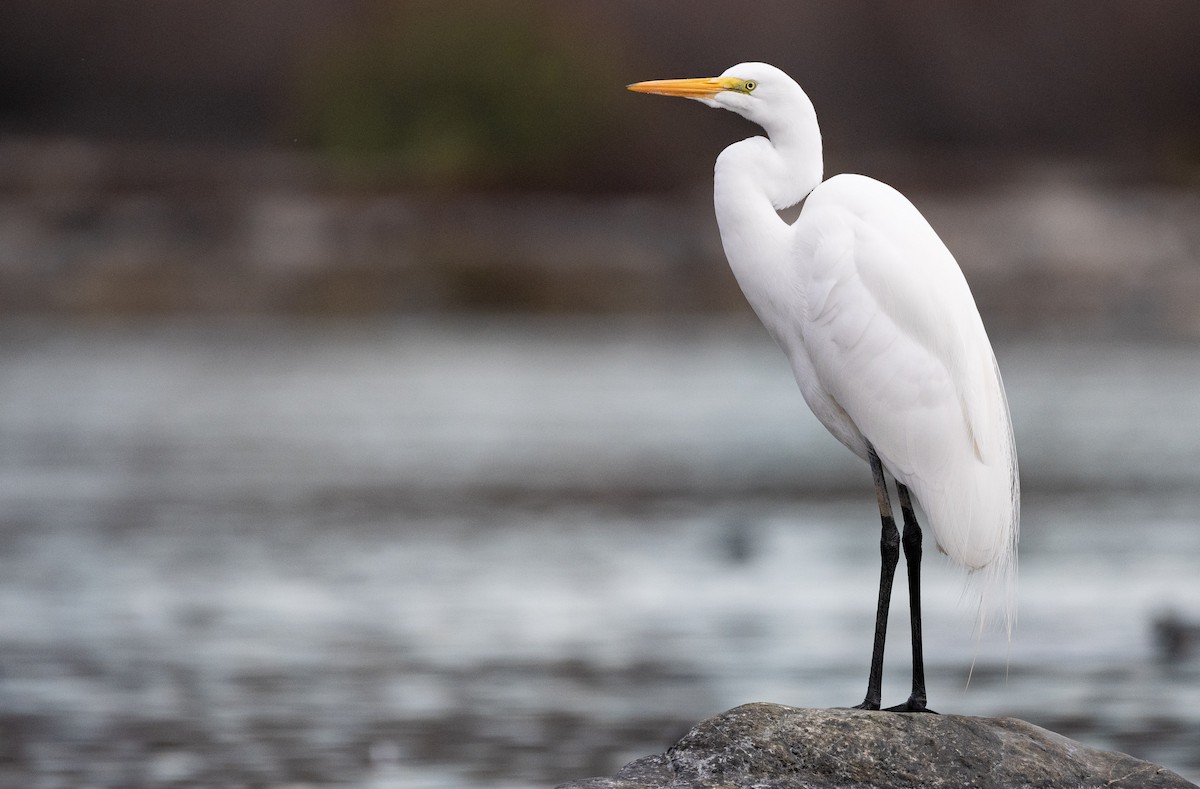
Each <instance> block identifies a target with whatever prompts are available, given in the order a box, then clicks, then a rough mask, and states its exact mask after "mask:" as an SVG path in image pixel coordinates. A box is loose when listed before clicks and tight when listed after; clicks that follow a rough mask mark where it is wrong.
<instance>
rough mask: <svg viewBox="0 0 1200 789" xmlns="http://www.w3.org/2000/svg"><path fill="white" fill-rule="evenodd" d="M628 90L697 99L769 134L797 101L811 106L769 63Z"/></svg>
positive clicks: (667, 80)
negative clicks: (715, 75)
mask: <svg viewBox="0 0 1200 789" xmlns="http://www.w3.org/2000/svg"><path fill="white" fill-rule="evenodd" d="M628 87H629V90H633V91H637V92H638V93H658V94H661V95H663V96H683V97H685V98H689V99H696V100H697V101H701V102H704V103H705V104H707V105H708V106H710V107H718V108H720V109H724V110H731V111H733V112H736V113H737V114H738V115H741V116H742V117H744V118H746V119H748V120H751V121H753V122H754V123H757V124H758V125H759V126H762V127H764V128H766V129H768V130H770V128H771V126H772V125H774V124H773V121H775V120H776V119H778V118H780V117H786V116H787V114H788V113H789V112H791V111H792V109H793V107H795V105H796V103H797V101H799V102H800V103H801V104H809V103H808V97H807V96H805V95H804V91H802V90H801V89H800V86H799V85H797V84H796V82H795V81H794V80H793V79H792V78H791V77H789V76H788V75H787V74H784V73H783V72H782V71H780V70H779V69H777V68H775V67H774V66H772V65H769V64H767V63H739V64H738V65H736V66H733V67H732V68H729V69H726V70H725V72H724V73H723V74H721V75H720V76H718V77H698V78H696V79H656V80H650V81H649V82H637V83H634V84H633V85H629V86H628ZM809 106H810V107H811V104H809Z"/></svg>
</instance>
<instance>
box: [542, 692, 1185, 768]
mask: <svg viewBox="0 0 1200 789" xmlns="http://www.w3.org/2000/svg"><path fill="white" fill-rule="evenodd" d="M642 787H661V788H662V789H685V788H686V789H692V788H693V787H695V788H696V789H700V788H701V787H703V789H725V788H726V787H729V788H730V789H732V788H733V787H756V788H757V789H835V788H836V789H860V788H865V787H895V788H896V789H900V788H902V787H940V788H941V789H954V788H956V787H973V788H974V789H986V788H987V787H1046V788H1047V789H1049V788H1050V787H1054V789H1067V788H1068V787H1114V788H1115V787H1129V788H1130V789H1133V788H1134V787H1137V788H1138V789H1157V788H1158V787H1163V788H1164V789H1166V788H1167V787H1195V784H1192V783H1190V782H1188V781H1185V780H1184V779H1183V778H1181V777H1180V776H1179V775H1177V774H1176V773H1173V772H1171V771H1170V770H1167V769H1166V768H1163V767H1159V766H1158V765H1155V764H1151V763H1150V762H1145V761H1142V760H1140V759H1135V758H1133V757H1132V756H1127V755H1125V754H1123V753H1117V752H1114V751H1103V750H1099V749H1097V748H1091V747H1088V746H1086V745H1083V744H1082V743H1079V742H1076V741H1074V740H1070V739H1068V738H1066V737H1063V736H1061V735H1058V734H1055V733H1054V732H1051V731H1047V730H1046V729H1042V728H1039V727H1037V726H1034V725H1032V724H1030V723H1026V722H1024V721H1021V720H1017V719H1015V718H977V717H970V716H964V715H903V714H895V713H887V712H865V711H862V710H851V709H798V708H795V707H785V706H781V705H778V704H763V703H758V704H746V705H744V706H741V707H736V708H734V709H732V710H729V711H728V712H724V713H722V714H720V715H717V716H715V717H712V718H709V719H707V720H705V721H701V722H700V723H698V724H696V726H694V727H693V728H692V730H691V731H689V732H688V733H687V734H686V735H684V737H683V738H682V739H681V740H679V742H677V743H676V744H675V745H673V746H672V747H671V748H670V749H669V750H668V751H667V752H666V753H665V754H661V755H655V756H647V757H645V758H642V759H638V760H637V761H634V762H632V763H630V764H628V765H626V766H625V767H623V768H622V769H621V770H620V771H619V772H617V774H616V775H614V776H612V777H609V778H591V779H587V780H582V781H574V782H571V783H568V784H563V785H562V786H561V787H559V789H641V788H642Z"/></svg>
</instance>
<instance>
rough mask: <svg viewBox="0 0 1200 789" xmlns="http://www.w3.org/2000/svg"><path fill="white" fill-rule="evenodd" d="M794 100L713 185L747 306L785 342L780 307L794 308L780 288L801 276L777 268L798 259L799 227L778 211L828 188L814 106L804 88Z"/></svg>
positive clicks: (721, 166) (722, 167)
mask: <svg viewBox="0 0 1200 789" xmlns="http://www.w3.org/2000/svg"><path fill="white" fill-rule="evenodd" d="M788 99H789V102H788V103H789V104H790V105H792V106H791V107H790V111H789V112H781V113H778V114H776V115H775V116H774V118H773V119H772V120H771V121H767V124H769V125H764V128H765V130H766V132H767V135H768V136H767V137H761V136H760V137H750V138H749V139H745V140H742V141H741V142H737V143H734V144H733V145H730V146H729V147H728V148H726V149H725V150H724V151H722V152H721V155H720V156H718V157H717V164H716V172H715V176H714V183H713V203H714V205H715V207H716V214H717V224H718V226H719V227H720V231H721V242H722V244H723V245H724V248H725V256H726V257H727V258H728V259H729V265H730V268H731V269H733V274H734V276H735V277H736V278H737V281H738V284H739V285H740V286H741V288H742V292H743V293H745V295H746V299H747V301H749V302H750V305H751V306H752V307H753V308H754V311H755V312H756V313H757V314H758V316H759V318H760V319H761V320H762V321H763V323H764V324H765V325H766V327H767V329H768V331H770V332H771V334H772V335H775V339H776V340H782V339H783V338H782V337H780V336H779V334H778V333H777V326H778V324H777V321H778V320H779V319H780V318H782V317H783V316H782V315H780V311H781V309H782V308H783V307H784V305H783V304H782V303H777V302H779V301H780V299H781V298H783V299H788V300H789V301H790V298H788V297H787V295H786V294H785V293H784V292H781V290H780V287H779V285H780V283H781V282H785V281H787V280H788V279H789V278H790V277H791V276H794V273H792V272H787V271H778V270H775V268H774V267H775V266H779V265H781V264H782V263H783V262H784V261H788V260H791V259H792V256H791V255H789V254H787V246H788V245H789V244H790V243H791V237H792V235H791V230H792V228H791V226H790V225H788V224H787V223H786V222H785V221H784V220H783V219H782V217H780V216H779V213H778V211H780V210H782V209H784V208H788V207H790V206H794V205H796V204H797V203H799V202H800V201H801V200H803V199H804V198H805V197H807V196H808V194H809V193H810V192H812V190H813V189H815V188H816V187H817V185H818V184H820V183H821V177H822V174H823V169H824V168H823V163H822V158H821V130H820V127H819V126H818V125H817V115H816V112H815V111H814V109H813V106H812V102H811V101H809V99H808V96H807V95H805V93H804V92H803V91H802V90H801V89H800V88H799V86H796V88H795V91H794V94H793V95H789V96H788ZM751 120H754V121H755V122H761V119H758V118H751ZM764 253H769V254H764ZM781 344H782V343H781Z"/></svg>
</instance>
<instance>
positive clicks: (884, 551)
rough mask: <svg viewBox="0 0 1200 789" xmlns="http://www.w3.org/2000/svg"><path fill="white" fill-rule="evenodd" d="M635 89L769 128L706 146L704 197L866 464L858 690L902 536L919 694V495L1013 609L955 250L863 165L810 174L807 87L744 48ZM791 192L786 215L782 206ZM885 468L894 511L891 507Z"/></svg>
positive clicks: (999, 483) (875, 667)
mask: <svg viewBox="0 0 1200 789" xmlns="http://www.w3.org/2000/svg"><path fill="white" fill-rule="evenodd" d="M629 89H630V90H634V91H638V92H640V93H658V94H663V95H667V96H684V97H687V98H691V99H696V100H698V101H701V102H703V103H704V104H707V105H708V106H710V107H718V108H721V109H726V110H732V111H733V112H736V113H737V114H739V115H741V116H743V117H745V118H747V119H748V120H750V121H753V122H754V123H756V124H758V125H759V126H761V127H762V128H763V130H765V131H766V136H765V137H763V136H756V137H751V138H749V139H746V140H742V141H741V142H738V143H734V144H733V145H731V146H729V147H728V148H726V149H725V150H724V151H722V152H721V154H720V156H718V157H717V164H716V173H715V183H714V190H713V191H714V203H715V205H716V214H717V224H718V226H719V228H720V231H721V241H722V244H723V246H724V247H725V256H726V257H727V258H728V259H729V265H730V267H731V268H732V269H733V273H734V276H735V277H736V278H737V281H738V284H739V285H740V286H741V288H742V292H743V293H744V294H745V296H746V299H747V301H749V302H750V306H751V307H753V309H754V311H755V313H757V315H758V317H759V319H760V320H761V321H762V323H763V325H764V326H765V327H766V329H767V332H768V333H769V334H770V335H771V336H772V337H773V338H774V339H775V341H776V343H778V345H779V347H780V348H781V349H782V350H783V352H784V353H785V354H786V355H787V358H788V360H789V361H790V362H791V365H792V371H793V372H794V374H795V377H796V382H797V383H798V384H799V386H800V392H801V394H802V395H803V396H804V400H805V402H806V403H808V406H809V408H811V409H812V412H813V413H814V414H815V415H816V417H817V419H819V420H820V421H821V424H823V425H824V426H825V427H826V428H827V429H828V430H829V432H830V433H832V434H833V435H834V437H835V438H837V439H838V441H840V442H841V443H842V444H844V445H845V446H846V447H847V448H849V449H850V451H851V452H853V453H854V454H856V455H858V456H859V457H860V458H862V459H863V460H865V461H867V463H868V464H869V465H870V468H871V473H872V476H873V477H874V481H875V494H876V497H877V498H878V502H879V513H880V517H881V520H882V523H883V528H882V536H881V540H880V547H881V555H882V569H881V572H880V581H879V600H878V607H877V609H876V614H875V641H874V648H873V650H872V653H871V669H870V675H869V678H868V681H867V694H866V697H865V699H864V700H863V702H862V703H861V704H859V705H858V707H860V708H862V709H874V710H877V709H879V708H880V699H881V684H882V677H883V651H884V642H885V634H886V631H887V617H888V607H889V604H890V601H891V596H892V579H893V577H894V575H895V570H896V566H897V564H898V563H899V559H900V549H901V546H903V549H904V557H905V564H906V567H907V571H908V596H909V616H910V624H911V633H912V657H913V661H912V663H913V679H912V693H911V695H910V696H909V698H908V701H906V702H905V703H904V704H901V705H898V706H896V707H890V708H889V709H890V710H892V711H897V712H926V711H929V709H928V707H927V706H926V705H927V699H926V691H925V669H924V654H923V647H922V639H921V576H920V573H921V527H920V526H919V525H918V523H917V518H916V514H915V512H916V507H915V506H914V505H919V506H920V508H921V510H922V511H923V513H924V515H923V517H924V520H925V521H926V524H927V525H928V526H930V527H931V528H932V531H933V537H934V539H935V542H936V544H937V547H938V549H939V550H941V551H942V552H943V553H945V554H946V555H947V556H949V557H950V558H951V559H953V560H954V561H956V562H958V563H959V564H961V565H963V566H964V567H966V568H967V569H968V570H970V571H971V572H972V573H973V574H975V576H976V577H977V578H978V580H979V581H980V584H979V590H980V596H981V599H980V610H981V616H984V615H985V614H986V612H987V611H988V610H990V609H992V608H998V609H999V610H1000V611H1001V615H1002V618H1003V622H1004V624H1005V626H1006V627H1007V628H1009V629H1010V630H1011V627H1012V622H1013V616H1014V613H1013V611H1014V589H1015V586H1014V585H1015V575H1016V548H1017V535H1018V531H1019V523H1020V483H1019V480H1018V474H1017V454H1016V449H1015V447H1014V445H1013V435H1012V422H1011V420H1010V417H1009V413H1008V403H1007V400H1006V398H1005V394H1004V385H1003V383H1002V382H1001V379H1000V372H999V369H998V368H997V366H996V359H995V355H994V354H993V352H992V347H991V343H990V342H989V341H988V336H987V332H986V331H985V330H984V327H983V321H982V320H981V319H980V317H979V311H978V309H977V308H976V306H975V299H974V298H973V297H972V295H971V290H970V288H969V287H968V286H967V281H966V279H965V278H964V277H963V274H962V271H961V270H960V269H959V267H958V263H957V262H956V261H955V260H954V256H953V255H951V254H950V251H949V250H948V249H947V248H946V245H945V244H943V243H942V240H941V239H940V238H939V237H938V235H937V233H935V232H934V230H933V228H932V227H931V226H930V225H929V223H928V222H927V221H926V220H925V218H924V217H923V216H922V215H921V214H920V212H919V211H917V209H916V208H915V207H914V206H913V204H912V203H910V202H909V201H908V200H907V199H906V198H905V197H904V196H903V195H901V194H900V193H899V192H897V191H896V190H895V189H893V188H891V187H890V186H887V185H885V184H882V183H880V182H879V181H876V180H874V179H871V178H867V177H865V176H862V175H837V176H834V177H833V178H830V179H829V180H827V181H823V180H822V178H823V170H824V165H823V162H822V156H821V132H820V129H819V127H818V126H817V116H816V113H815V111H814V110H813V105H812V102H811V101H810V100H809V98H808V96H807V95H806V94H805V92H804V91H803V90H802V89H801V88H800V86H799V85H797V84H796V83H795V82H794V81H793V80H792V79H791V78H790V77H789V76H788V75H787V74H785V73H783V72H782V71H780V70H779V69H777V68H775V67H774V66H770V65H767V64H765V63H742V64H739V65H737V66H734V67H732V68H730V69H728V70H727V71H726V72H725V73H724V74H722V75H720V76H718V77H702V78H698V79H668V80H652V81H649V82H638V83H636V84H634V85H630V86H629ZM801 201H804V205H803V207H802V208H801V210H800V215H799V217H798V218H796V220H795V221H794V222H790V223H789V222H787V221H785V220H784V219H783V218H782V217H781V216H780V215H779V211H780V210H782V209H785V208H788V207H790V206H794V205H796V204H798V203H800V202H801ZM888 477H891V478H892V479H893V480H894V481H895V484H896V493H897V497H898V499H899V502H900V509H901V511H902V512H903V514H904V532H903V535H901V533H900V531H899V530H898V529H897V527H896V523H895V519H894V518H893V515H892V504H891V497H890V494H889V492H888V484H887V480H888Z"/></svg>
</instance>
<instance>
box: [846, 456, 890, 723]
mask: <svg viewBox="0 0 1200 789" xmlns="http://www.w3.org/2000/svg"><path fill="white" fill-rule="evenodd" d="M867 457H868V459H869V460H870V461H871V474H872V475H873V476H874V477H875V495H876V496H877V497H878V499H879V519H880V521H882V524H883V531H882V533H881V535H880V538H879V554H880V557H881V559H882V564H881V567H880V571H879V605H878V607H876V609H875V646H874V648H873V649H872V650H871V674H870V677H869V678H868V679H867V697H866V698H865V699H863V703H862V704H858V705H856V707H855V709H860V710H877V709H879V700H880V697H881V694H882V685H883V646H884V642H885V641H886V640H887V620H888V606H889V605H891V602H892V579H893V578H894V577H895V575H896V565H897V564H898V563H899V561H900V532H899V531H898V530H897V529H896V519H895V518H893V517H892V501H891V499H890V498H889V497H888V490H887V480H886V479H884V476H883V464H882V463H880V462H879V455H876V454H875V450H874V449H873V448H872V449H870V450H869V451H868V455H867Z"/></svg>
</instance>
